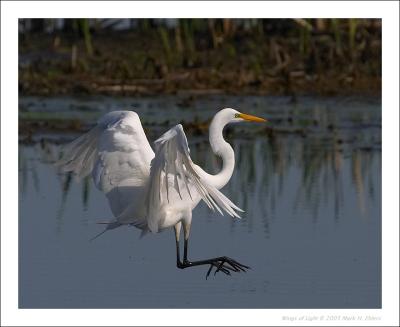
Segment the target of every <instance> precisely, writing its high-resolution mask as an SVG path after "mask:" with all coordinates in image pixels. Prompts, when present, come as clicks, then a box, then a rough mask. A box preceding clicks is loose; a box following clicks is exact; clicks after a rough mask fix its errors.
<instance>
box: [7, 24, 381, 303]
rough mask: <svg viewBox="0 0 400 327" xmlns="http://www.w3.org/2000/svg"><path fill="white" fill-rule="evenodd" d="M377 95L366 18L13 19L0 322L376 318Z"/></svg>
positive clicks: (376, 44)
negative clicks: (136, 313)
mask: <svg viewBox="0 0 400 327" xmlns="http://www.w3.org/2000/svg"><path fill="white" fill-rule="evenodd" d="M381 97H382V19H380V18H279V19H278V18H90V19H89V18H20V19H18V138H19V139H18V207H19V212H18V272H19V274H18V307H19V308H20V309H54V308H58V309H91V308H101V309H105V308H114V309H164V308H165V309H173V308H176V309H185V308H192V309H239V308H240V309H312V308H313V309H380V308H382V228H381V227H382V98H381ZM10 110H11V108H10Z"/></svg>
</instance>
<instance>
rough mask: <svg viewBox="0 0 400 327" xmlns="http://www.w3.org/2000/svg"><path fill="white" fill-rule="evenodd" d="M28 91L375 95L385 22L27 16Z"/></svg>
mask: <svg viewBox="0 0 400 327" xmlns="http://www.w3.org/2000/svg"><path fill="white" fill-rule="evenodd" d="M19 23H20V39H19V46H20V48H19V49H20V53H19V56H20V57H19V63H20V67H19V77H20V79H19V87H20V92H21V94H35V95H45V94H82V93H94V94H99V93H112V94H140V95H142V94H160V93H161V94H165V93H167V94H169V93H176V92H180V91H185V90H186V91H188V92H189V91H190V92H194V93H209V92H221V93H233V94H244V93H246V94H289V95H295V94H299V93H301V94H304V93H307V94H310V93H313V94H354V93H361V94H375V95H379V94H380V91H381V20H379V19H232V20H230V19H179V20H178V19H176V20H155V19H139V20H138V19H130V20H127V19H125V20H115V19H114V20H111V19H109V20H104V19H79V20H78V19H58V20H55V19H23V20H20V22H19Z"/></svg>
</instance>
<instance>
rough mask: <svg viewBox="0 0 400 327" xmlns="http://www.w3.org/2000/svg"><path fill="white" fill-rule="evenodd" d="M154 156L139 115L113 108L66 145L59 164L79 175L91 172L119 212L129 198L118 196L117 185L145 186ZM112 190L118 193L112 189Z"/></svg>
mask: <svg viewBox="0 0 400 327" xmlns="http://www.w3.org/2000/svg"><path fill="white" fill-rule="evenodd" d="M153 157H154V152H153V150H152V149H151V147H150V144H149V142H148V141H147V138H146V135H145V133H144V131H143V127H142V125H141V123H140V120H139V116H138V115H137V114H136V113H135V112H133V111H114V112H110V113H108V114H106V115H105V116H103V117H102V118H101V119H100V120H99V121H98V124H97V126H96V127H94V128H93V129H92V130H91V131H89V132H88V133H86V134H85V135H83V136H81V137H79V138H78V139H77V140H75V141H73V142H72V143H70V144H69V145H67V146H66V147H65V148H64V149H63V157H62V159H61V160H60V161H59V162H58V165H59V166H61V167H62V169H63V170H64V171H72V172H73V173H74V174H75V175H76V176H77V177H78V178H82V177H85V176H87V175H88V174H90V173H92V176H93V181H94V183H95V185H96V187H97V188H98V189H99V190H101V191H103V192H104V193H106V194H107V196H108V197H109V201H110V205H111V208H112V210H113V212H114V214H118V212H121V210H123V209H124V207H126V204H127V199H124V200H123V201H121V199H118V197H121V194H120V193H121V192H119V191H118V189H117V188H116V187H117V186H118V185H120V184H121V183H122V184H125V185H129V187H130V188H131V189H132V187H136V186H137V187H139V186H143V185H145V184H146V183H147V181H148V178H149V174H150V163H151V160H152V159H153ZM113 189H114V190H115V189H116V190H117V192H111V191H112V190H113Z"/></svg>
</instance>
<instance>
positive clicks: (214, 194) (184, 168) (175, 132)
mask: <svg viewBox="0 0 400 327" xmlns="http://www.w3.org/2000/svg"><path fill="white" fill-rule="evenodd" d="M154 145H155V157H154V159H153V160H152V162H151V169H150V179H149V188H148V196H147V212H148V217H147V219H148V224H149V228H150V230H152V231H153V232H156V231H157V230H158V222H157V221H156V220H157V218H156V216H157V211H158V209H159V208H160V206H162V205H163V204H165V203H168V202H169V200H170V193H171V192H170V189H169V188H170V187H171V186H173V188H174V189H175V190H176V192H177V193H178V195H179V197H180V198H181V199H183V197H182V190H181V188H180V181H181V184H183V185H184V187H185V189H186V192H187V194H188V195H189V197H190V198H191V199H192V200H193V196H192V193H191V189H192V191H193V190H196V191H197V193H198V194H199V196H200V197H201V199H202V200H203V201H204V202H205V203H206V204H207V205H208V207H209V208H210V209H212V210H217V211H218V212H219V213H220V214H222V215H223V212H226V213H228V214H229V215H230V216H232V217H238V218H240V216H239V215H238V214H237V213H236V211H243V210H241V209H240V208H238V207H237V206H236V205H235V204H233V203H232V201H230V200H229V199H228V198H227V197H226V196H225V195H223V194H222V193H221V192H220V191H218V190H217V189H216V188H215V187H214V186H213V185H211V184H210V183H208V182H207V181H206V180H205V179H204V178H201V177H200V176H199V174H198V173H197V172H196V169H195V166H194V164H193V162H192V159H191V158H190V150H189V146H188V142H187V139H186V135H185V133H184V131H183V128H182V125H180V124H179V125H176V126H175V127H173V128H171V129H170V130H169V131H167V132H166V133H164V134H163V135H162V136H161V137H160V138H159V139H158V140H156V141H155V142H154ZM170 176H171V178H172V182H171V183H169V180H168V178H169V177H170ZM162 181H163V182H162ZM164 195H165V198H164ZM235 210H236V211H235Z"/></svg>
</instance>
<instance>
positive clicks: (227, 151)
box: [210, 114, 235, 189]
mask: <svg viewBox="0 0 400 327" xmlns="http://www.w3.org/2000/svg"><path fill="white" fill-rule="evenodd" d="M225 120H226V119H224V117H220V116H219V115H218V114H217V115H216V116H215V117H214V119H213V120H212V122H211V125H210V145H211V148H212V150H213V152H214V153H215V154H216V155H217V156H219V157H221V158H222V170H221V171H220V172H219V173H218V174H216V175H211V177H210V179H211V183H212V184H213V185H214V186H215V187H216V188H217V189H220V188H222V187H224V186H225V185H226V184H227V183H228V182H229V180H230V179H231V177H232V174H233V169H234V168H235V153H234V152H233V149H232V147H231V145H230V144H229V143H228V142H226V141H225V140H224V137H223V134H222V131H223V129H224V127H225V125H226V124H228V122H229V121H225Z"/></svg>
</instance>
